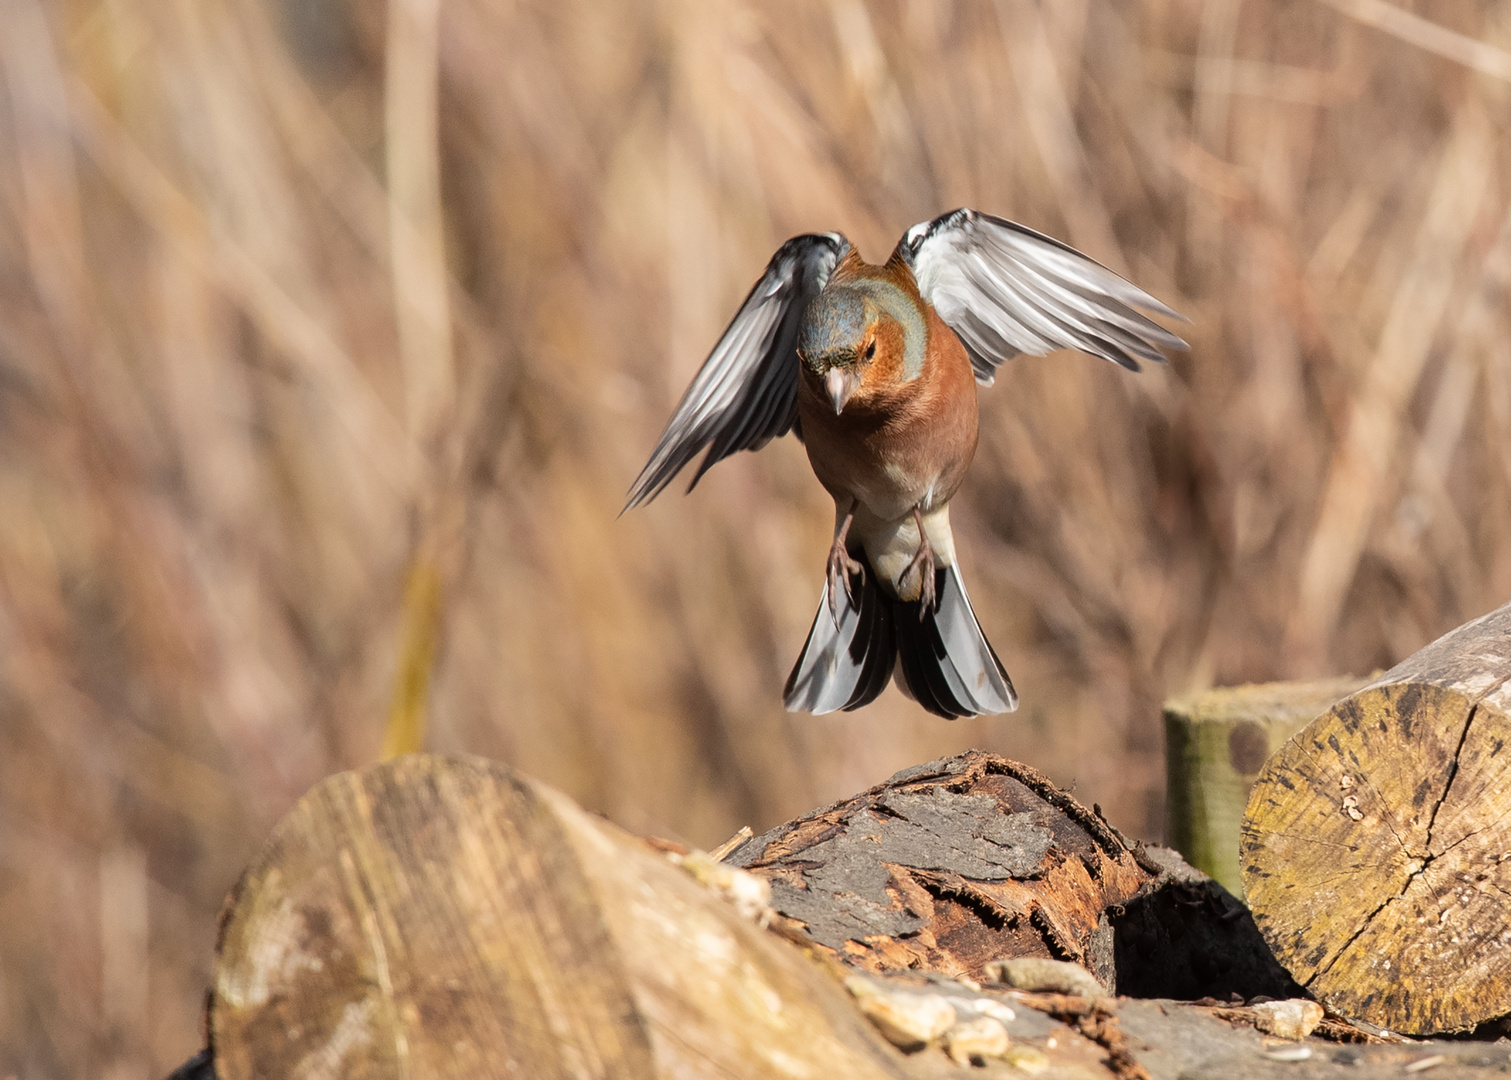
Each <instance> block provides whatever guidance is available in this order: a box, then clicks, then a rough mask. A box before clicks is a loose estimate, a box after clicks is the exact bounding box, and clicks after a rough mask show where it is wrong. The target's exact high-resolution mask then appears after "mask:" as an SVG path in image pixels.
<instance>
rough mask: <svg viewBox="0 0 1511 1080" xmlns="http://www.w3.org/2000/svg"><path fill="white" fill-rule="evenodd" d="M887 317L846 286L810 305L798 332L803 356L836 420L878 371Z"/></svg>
mask: <svg viewBox="0 0 1511 1080" xmlns="http://www.w3.org/2000/svg"><path fill="white" fill-rule="evenodd" d="M883 316H884V312H883V311H882V309H881V307H880V306H879V305H878V304H877V303H876V301H875V300H874V299H872V298H871V297H870V296H868V295H867V294H866V293H865V292H863V291H861V290H860V289H855V288H847V287H845V286H843V285H831V286H830V287H829V288H827V289H825V290H824V291H823V292H821V293H819V295H818V296H817V297H816V298H815V299H814V301H813V303H812V304H811V305H809V307H808V312H807V315H806V317H805V318H804V319H803V325H802V329H801V330H800V331H799V334H798V343H797V352H798V356H799V358H800V359H801V360H802V363H803V368H804V370H805V372H806V373H807V375H808V376H809V377H810V378H811V379H812V380H814V381H815V382H817V383H818V385H819V388H821V390H822V393H823V396H824V397H825V398H826V399H827V400H828V401H829V403H830V404H831V405H833V406H834V412H835V415H836V416H837V415H839V414H840V413H841V412H843V411H844V408H845V405H846V404H847V403H848V402H849V401H850V399H851V398H852V397H854V396H855V392H856V391H857V390H859V389H860V388H861V386H862V384H864V383H865V382H866V380H867V376H868V375H869V374H870V373H871V372H872V371H873V369H874V368H875V365H876V360H877V353H878V350H879V349H880V348H881V346H882V342H881V340H880V339H881V337H882V333H881V330H882V327H881V323H882V321H883Z"/></svg>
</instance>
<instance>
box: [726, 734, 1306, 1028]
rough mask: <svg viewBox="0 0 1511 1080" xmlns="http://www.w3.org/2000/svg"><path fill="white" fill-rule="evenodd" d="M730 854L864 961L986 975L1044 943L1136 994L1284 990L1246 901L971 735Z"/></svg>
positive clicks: (812, 936) (794, 912)
mask: <svg viewBox="0 0 1511 1080" xmlns="http://www.w3.org/2000/svg"><path fill="white" fill-rule="evenodd" d="M728 860H729V861H730V862H731V863H733V864H735V865H737V866H743V867H745V868H747V869H749V870H750V871H752V872H753V873H756V874H758V875H761V876H763V877H765V878H767V879H769V880H770V881H771V886H772V889H771V896H772V899H771V903H772V907H773V908H774V909H775V910H776V911H777V912H778V913H779V914H780V915H781V916H782V917H783V919H784V920H786V922H785V924H784V925H785V928H786V930H787V932H788V933H789V934H791V935H792V936H793V937H794V938H795V939H796V940H798V941H800V942H803V943H804V944H807V945H809V946H811V947H814V948H817V949H819V950H821V951H823V952H825V953H826V954H828V955H833V956H835V957H838V958H841V959H843V960H844V961H845V962H847V963H849V964H852V965H854V966H856V967H860V968H863V969H865V970H867V971H873V972H887V971H902V970H909V969H923V970H928V971H936V972H939V973H941V974H944V975H950V976H959V975H963V976H966V977H968V978H971V979H975V980H978V981H980V980H983V979H984V978H986V966H987V965H988V964H989V963H990V962H991V961H993V960H1001V959H1004V958H1009V957H1026V956H1040V957H1049V958H1053V959H1058V960H1070V961H1073V962H1075V963H1078V964H1082V965H1084V966H1085V967H1086V968H1087V969H1089V970H1090V971H1091V972H1092V974H1093V975H1095V976H1096V977H1097V979H1099V980H1100V981H1101V982H1102V984H1103V985H1104V986H1106V987H1107V988H1108V989H1109V990H1115V991H1116V992H1118V993H1122V994H1136V995H1139V996H1147V997H1176V998H1178V997H1186V998H1197V997H1203V996H1208V995H1211V996H1220V997H1227V996H1228V995H1229V994H1230V993H1238V994H1240V995H1242V996H1244V997H1249V996H1254V995H1258V994H1265V995H1269V996H1272V997H1286V996H1289V993H1290V992H1291V991H1292V990H1293V989H1294V986H1293V984H1292V983H1291V981H1290V979H1289V977H1288V976H1287V975H1286V973H1285V972H1284V970H1283V969H1281V968H1280V967H1279V965H1278V964H1276V962H1275V960H1274V958H1273V957H1272V956H1271V955H1270V952H1269V950H1268V948H1267V947H1266V946H1265V944H1264V942H1263V940H1262V939H1261V938H1260V936H1259V933H1258V930H1257V929H1256V928H1255V926H1254V923H1253V920H1252V919H1251V918H1250V917H1249V914H1248V912H1247V911H1246V910H1245V909H1244V907H1243V905H1242V904H1240V903H1239V902H1238V901H1237V900H1235V899H1234V898H1233V897H1232V896H1231V895H1229V894H1228V893H1227V892H1226V891H1225V890H1223V889H1222V888H1221V887H1220V886H1218V885H1217V884H1216V883H1215V882H1213V881H1212V880H1210V879H1209V878H1207V877H1205V876H1204V875H1201V874H1199V873H1197V872H1195V871H1194V870H1192V869H1191V868H1190V867H1189V866H1186V865H1185V864H1184V863H1183V862H1181V860H1180V857H1179V856H1178V855H1176V854H1175V853H1174V852H1171V851H1168V850H1166V849H1153V848H1145V847H1144V846H1143V845H1142V844H1132V843H1130V842H1129V841H1128V840H1127V839H1126V838H1125V837H1124V836H1123V835H1122V834H1121V833H1119V832H1118V831H1117V830H1116V829H1114V828H1113V827H1112V826H1111V825H1109V824H1108V823H1107V822H1106V821H1105V820H1104V819H1103V818H1102V816H1101V811H1100V810H1098V809H1096V808H1093V809H1087V808H1086V807H1084V806H1082V805H1081V804H1080V803H1078V802H1076V800H1075V799H1073V798H1071V797H1070V796H1069V795H1067V794H1066V793H1065V792H1063V791H1061V790H1059V789H1058V788H1056V787H1055V786H1054V784H1052V783H1051V782H1050V781H1049V780H1048V779H1047V778H1046V777H1044V776H1042V775H1041V774H1039V773H1037V772H1035V771H1034V770H1033V769H1031V768H1029V767H1028V766H1026V765H1021V764H1019V763H1017V762H1014V761H1009V760H1008V759H1006V758H1002V757H997V756H996V755H993V754H988V753H985V752H983V751H979V750H974V751H970V752H968V753H965V754H961V755H959V756H957V757H952V758H944V759H942V760H940V761H935V762H930V763H929V764H927V765H919V766H916V767H914V768H911V769H907V770H904V771H903V772H900V773H898V774H897V775H896V776H894V777H892V778H891V779H890V780H888V781H887V782H886V783H884V784H881V785H879V786H878V787H875V788H872V789H871V790H870V791H867V792H865V793H864V794H861V795H857V796H855V797H854V798H851V799H847V800H845V801H844V802H840V803H836V804H835V805H834V806H831V807H829V808H827V809H825V810H821V811H819V812H817V813H815V814H812V815H810V816H808V817H804V818H799V819H798V820H796V821H792V822H788V823H787V824H785V825H781V826H779V827H777V828H776V829H773V830H771V831H770V832H768V833H766V834H765V835H764V836H760V837H756V838H755V839H753V840H750V841H747V842H746V843H745V844H744V845H742V846H740V847H738V848H736V849H735V850H734V851H733V852H732V853H731V854H730V855H729V856H728Z"/></svg>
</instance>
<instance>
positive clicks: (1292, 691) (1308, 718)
mask: <svg viewBox="0 0 1511 1080" xmlns="http://www.w3.org/2000/svg"><path fill="white" fill-rule="evenodd" d="M1367 681H1368V680H1367V679H1357V678H1342V679H1319V680H1317V681H1315V682H1283V683H1261V684H1257V685H1250V686H1231V687H1223V688H1221V689H1217V690H1208V691H1206V692H1205V693H1201V694H1196V695H1194V696H1192V697H1188V698H1181V699H1178V700H1175V701H1167V702H1166V703H1165V786H1166V798H1165V815H1166V817H1165V821H1166V833H1167V835H1168V836H1169V839H1170V846H1171V847H1173V848H1175V850H1176V851H1179V852H1180V853H1181V855H1182V856H1184V857H1185V860H1186V861H1187V862H1188V863H1190V864H1191V865H1192V866H1194V867H1196V868H1197V869H1198V870H1200V871H1201V872H1202V873H1204V874H1207V875H1209V876H1210V877H1212V878H1214V879H1216V880H1217V881H1218V882H1219V883H1221V885H1222V886H1223V888H1225V889H1227V890H1228V891H1230V892H1232V893H1234V894H1235V895H1237V896H1240V897H1241V896H1242V895H1243V872H1242V871H1241V870H1240V869H1239V865H1238V830H1239V826H1240V825H1241V824H1242V822H1243V811H1244V807H1245V806H1247V805H1248V801H1249V789H1250V788H1252V787H1253V786H1254V781H1255V779H1256V778H1257V777H1258V776H1259V770H1260V769H1262V768H1263V767H1264V763H1265V762H1266V761H1268V760H1269V757H1270V755H1271V754H1273V753H1274V752H1275V751H1276V750H1278V749H1280V747H1281V746H1282V745H1283V744H1284V743H1285V741H1286V740H1287V739H1289V738H1290V737H1291V736H1292V735H1294V734H1296V732H1298V731H1300V730H1301V729H1302V728H1304V727H1306V725H1307V724H1309V723H1311V722H1312V721H1313V720H1315V719H1317V717H1318V716H1320V715H1321V714H1322V713H1324V712H1326V711H1327V710H1328V709H1329V708H1330V707H1331V706H1332V705H1333V703H1334V702H1336V701H1338V700H1339V699H1340V698H1343V697H1346V696H1348V695H1349V694H1352V693H1353V692H1354V691H1355V690H1358V689H1359V688H1360V687H1361V686H1363V685H1364V684H1365V683H1366V682H1367Z"/></svg>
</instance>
